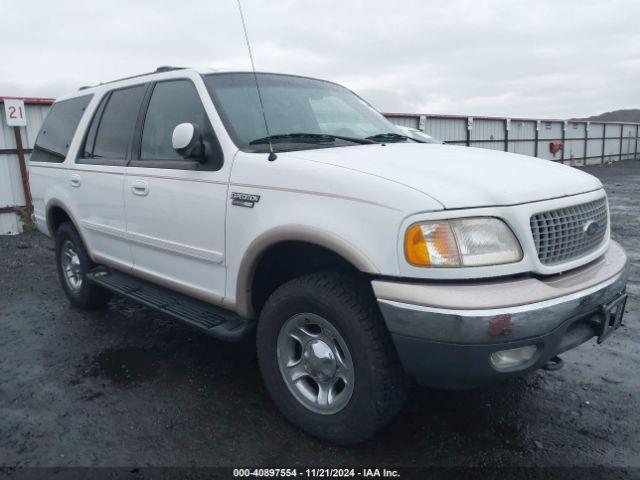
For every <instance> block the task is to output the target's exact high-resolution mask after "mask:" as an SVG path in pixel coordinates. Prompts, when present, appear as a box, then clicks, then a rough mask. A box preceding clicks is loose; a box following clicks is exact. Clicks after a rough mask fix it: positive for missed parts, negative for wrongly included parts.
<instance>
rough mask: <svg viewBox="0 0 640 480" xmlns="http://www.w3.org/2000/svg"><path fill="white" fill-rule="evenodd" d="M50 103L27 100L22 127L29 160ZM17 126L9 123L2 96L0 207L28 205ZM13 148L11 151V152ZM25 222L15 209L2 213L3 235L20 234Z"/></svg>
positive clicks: (0, 216) (0, 109)
mask: <svg viewBox="0 0 640 480" xmlns="http://www.w3.org/2000/svg"><path fill="white" fill-rule="evenodd" d="M49 108H50V106H49V105H48V104H47V103H46V102H39V103H27V102H25V116H26V119H27V126H26V127H20V136H21V138H22V146H23V148H24V149H25V160H26V161H27V165H28V161H29V157H30V154H31V149H32V148H33V144H34V143H35V141H36V136H37V135H38V131H39V130H40V126H41V125H42V122H43V120H44V117H45V115H46V114H47V112H48V111H49ZM13 128H14V127H9V126H7V123H6V117H5V111H4V102H3V101H2V99H0V209H2V208H3V207H14V206H24V205H25V202H26V200H25V198H24V191H23V188H22V177H21V174H20V164H19V162H18V155H17V153H15V149H16V139H15V135H14V131H13ZM7 150H8V151H11V153H7ZM21 231H22V224H21V223H20V221H19V219H18V216H17V215H16V214H15V213H14V212H5V213H0V235H11V234H16V233H20V232H21Z"/></svg>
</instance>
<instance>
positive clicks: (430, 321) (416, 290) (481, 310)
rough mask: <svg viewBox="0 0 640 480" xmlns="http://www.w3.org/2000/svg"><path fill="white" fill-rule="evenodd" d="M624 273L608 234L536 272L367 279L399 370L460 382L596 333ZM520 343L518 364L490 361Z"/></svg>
mask: <svg viewBox="0 0 640 480" xmlns="http://www.w3.org/2000/svg"><path fill="white" fill-rule="evenodd" d="M628 276H629V262H628V259H627V256H626V254H625V253H624V251H623V250H622V248H621V247H620V245H618V244H617V243H616V242H613V241H611V244H610V246H609V249H608V250H607V252H606V253H605V255H603V256H602V257H601V258H600V259H598V260H596V261H594V262H592V263H590V264H588V265H586V266H584V267H581V268H578V269H575V270H572V271H570V272H566V273H563V274H560V275H554V276H551V277H547V278H542V279H540V278H530V277H529V278H517V279H508V280H494V281H482V282H465V283H452V282H447V283H431V284H424V283H399V282H389V281H378V280H376V281H373V282H372V286H373V289H374V292H375V294H376V297H377V299H378V304H379V306H380V310H381V311H382V314H383V317H384V319H385V322H386V324H387V327H388V329H389V331H390V332H391V335H392V338H393V341H394V343H395V346H396V349H397V351H398V355H399V357H400V361H401V362H402V365H403V367H404V369H405V371H406V372H407V373H408V374H409V375H412V376H414V377H417V378H418V379H419V381H420V382H421V383H425V384H429V385H435V386H444V387H466V386H475V385H482V384H486V383H491V382H493V381H496V380H500V379H502V378H506V377H509V376H513V375H521V374H523V373H526V372H528V371H531V370H535V369H537V368H539V367H541V366H542V365H544V364H545V363H546V362H547V361H548V360H549V359H550V358H552V357H554V356H555V355H558V354H559V353H562V352H564V351H567V350H569V349H571V348H574V347H576V346H578V345H580V344H582V343H584V342H586V341H587V340H589V339H591V338H592V337H594V336H596V335H598V333H599V328H600V325H601V323H602V320H601V318H600V317H601V313H600V312H601V306H602V305H604V304H606V303H608V302H610V301H611V300H613V299H614V298H616V297H617V296H619V295H620V294H621V293H622V292H624V290H625V287H626V283H627V279H628ZM527 345H535V346H536V347H537V350H536V353H535V354H534V356H533V357H532V358H531V359H530V360H529V361H527V362H525V363H523V364H520V365H518V366H517V367H514V368H512V369H507V370H505V369H501V370H498V369H496V368H495V367H494V366H493V365H492V364H491V363H490V361H489V359H490V356H491V354H492V353H494V352H496V351H501V350H507V349H512V348H518V347H522V346H527Z"/></svg>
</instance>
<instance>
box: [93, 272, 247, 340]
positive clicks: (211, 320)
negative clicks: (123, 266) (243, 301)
mask: <svg viewBox="0 0 640 480" xmlns="http://www.w3.org/2000/svg"><path fill="white" fill-rule="evenodd" d="M87 279H88V280H89V281H90V282H91V283H93V284H96V285H99V286H100V287H103V288H106V289H107V290H110V291H112V292H114V293H117V294H119V295H122V296H124V297H127V298H129V299H131V300H134V301H136V302H138V303H141V304H143V305H145V306H147V307H150V308H153V309H155V310H157V311H159V312H162V313H166V314H167V315H170V316H171V317H173V318H175V319H177V320H181V321H182V322H185V323H187V324H189V325H192V326H194V327H197V328H199V329H201V330H204V331H205V332H206V333H208V334H209V335H212V336H214V337H216V338H219V339H220V340H225V341H228V342H235V341H238V340H241V339H242V338H244V337H245V335H246V334H247V333H248V332H249V331H250V330H251V329H252V326H253V324H252V322H250V321H249V320H247V319H244V318H242V317H240V316H238V315H236V314H235V313H233V312H230V311H228V310H225V309H222V308H220V307H216V306H215V305H212V304H210V303H207V302H203V301H201V300H197V299H195V298H192V297H188V296H186V295H183V294H181V293H178V292H174V291H173V290H169V289H168V288H164V287H160V286H158V285H155V284H153V283H151V282H147V281H145V280H141V279H139V278H136V277H134V276H132V275H127V274H126V273H122V272H118V271H117V270H111V269H109V268H106V267H97V268H94V269H93V270H91V271H90V272H89V273H88V274H87Z"/></svg>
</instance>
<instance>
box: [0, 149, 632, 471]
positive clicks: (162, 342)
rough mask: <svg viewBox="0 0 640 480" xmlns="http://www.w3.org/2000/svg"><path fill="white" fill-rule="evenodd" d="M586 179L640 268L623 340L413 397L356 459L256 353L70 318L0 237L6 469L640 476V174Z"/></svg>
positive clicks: (0, 427) (129, 312)
mask: <svg viewBox="0 0 640 480" xmlns="http://www.w3.org/2000/svg"><path fill="white" fill-rule="evenodd" d="M585 170H587V171H589V172H590V173H592V174H594V175H596V176H598V177H599V178H600V179H601V180H602V181H603V183H604V184H605V186H606V189H607V192H608V194H609V196H610V202H611V212H612V224H613V237H614V238H615V239H616V240H618V241H619V242H620V243H622V245H623V246H624V247H625V248H626V250H627V252H628V253H629V255H630V256H631V258H632V261H633V262H634V266H633V271H632V273H631V282H630V285H629V291H630V293H631V294H632V298H631V300H630V302H629V304H628V307H627V310H628V311H627V317H626V325H625V326H624V327H622V328H621V329H620V330H619V331H618V332H617V333H616V334H615V335H614V336H613V337H611V339H610V340H609V341H608V342H607V343H605V344H604V345H602V346H597V345H596V344H595V342H594V341H592V342H590V343H587V344H585V345H583V346H582V347H580V348H578V349H576V350H573V351H571V352H568V353H567V354H565V355H563V358H564V360H565V368H564V369H562V370H560V371H557V372H543V371H540V372H536V373H533V374H531V375H529V376H528V377H526V378H523V379H515V380H511V381H509V382H507V383H505V384H502V385H497V386H494V387H491V388H486V389H482V390H473V391H463V392H447V391H439V390H432V389H425V388H418V387H416V388H415V389H414V390H413V392H412V394H411V398H410V401H409V402H408V403H407V406H406V408H405V409H404V410H403V412H402V413H401V415H399V417H398V418H397V420H396V421H395V422H394V423H393V424H392V425H391V426H390V427H389V428H387V429H386V430H385V431H383V432H382V433H381V434H380V435H378V436H377V437H376V438H375V439H373V440H371V441H369V442H367V443H365V444H363V445H360V446H357V447H352V448H340V447H334V446H328V445H326V444H323V443H320V442H318V441H317V440H315V439H313V438H310V437H309V436H307V435H305V434H303V433H301V432H299V431H298V430H296V429H295V428H293V427H292V426H290V425H289V424H288V423H287V422H286V421H285V420H284V419H283V418H282V417H281V416H280V414H279V413H278V412H277V411H276V409H275V407H274V405H273V404H272V403H271V401H270V399H269V398H268V396H267V394H266V391H265V389H264V387H263V386H262V383H261V380H260V376H259V372H258V368H257V363H256V360H255V354H254V353H253V345H252V344H250V343H247V344H243V345H240V346H237V345H226V344H222V343H219V342H217V341H215V340H213V339H211V338H208V337H207V336H205V335H203V334H200V333H199V332H197V331H194V330H191V329H190V328H188V327H186V326H183V325H180V324H176V323H174V322H173V321H171V320H170V319H168V318H167V317H164V316H163V315H160V314H157V313H155V312H153V311H151V310H148V309H146V308H144V307H140V306H137V305H134V304H132V303H130V302H128V301H125V300H122V299H118V300H114V301H112V302H111V303H110V305H109V307H108V309H106V310H101V311H95V312H85V311H79V310H75V309H73V308H71V307H70V306H69V303H68V302H67V300H66V298H65V296H64V294H63V292H62V289H61V288H60V286H59V284H58V280H57V277H56V271H55V267H54V258H53V248H52V242H51V241H50V240H49V239H47V238H45V237H44V236H42V235H40V234H29V235H21V236H16V237H0V332H1V333H0V466H4V467H21V466H137V467H141V466H196V467H197V466H248V465H254V466H264V467H279V466H285V465H290V466H294V465H315V466H329V465H385V466H491V467H504V466H619V467H624V468H627V469H628V468H630V467H636V468H637V467H640V402H639V400H638V393H639V392H640V388H639V386H640V377H639V376H638V365H639V364H640V346H639V341H640V324H639V320H640V315H639V312H640V269H639V268H638V265H639V262H638V260H639V257H640V225H639V222H638V218H639V211H640V210H639V209H640V162H629V161H628V162H621V163H618V164H615V165H613V166H606V167H589V168H586V169H585ZM6 471H7V470H6V469H5V472H6ZM632 471H633V470H627V471H626V473H627V474H628V473H629V472H632Z"/></svg>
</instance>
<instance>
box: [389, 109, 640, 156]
mask: <svg viewBox="0 0 640 480" xmlns="http://www.w3.org/2000/svg"><path fill="white" fill-rule="evenodd" d="M385 116H386V117H387V118H388V119H389V120H391V121H392V122H393V123H395V124H396V125H402V126H405V127H412V128H420V129H421V130H423V131H425V132H426V133H428V134H429V135H431V136H433V137H437V138H440V139H442V140H444V141H445V142H447V143H452V144H457V145H467V146H470V147H479V148H489V149H492V150H502V151H509V152H514V153H520V154H522V155H530V156H535V157H539V158H544V159H547V160H554V161H559V162H564V163H567V164H570V165H585V164H588V165H591V164H598V163H606V162H614V161H618V160H627V159H636V160H637V159H640V140H639V138H638V134H639V133H640V129H639V127H640V124H637V123H619V122H586V121H573V122H572V121H564V120H539V119H534V118H517V119H516V118H514V119H507V118H492V117H465V116H451V115H425V114H422V115H420V114H405V113H386V114H385ZM553 141H561V142H563V145H564V148H563V149H562V150H560V151H559V152H557V153H556V154H555V156H554V155H553V154H552V153H551V152H550V151H549V144H550V143H551V142H553ZM585 150H586V152H585Z"/></svg>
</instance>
